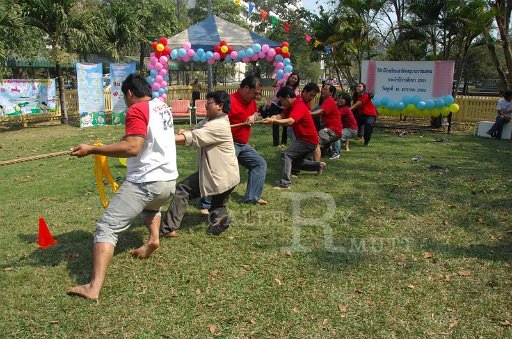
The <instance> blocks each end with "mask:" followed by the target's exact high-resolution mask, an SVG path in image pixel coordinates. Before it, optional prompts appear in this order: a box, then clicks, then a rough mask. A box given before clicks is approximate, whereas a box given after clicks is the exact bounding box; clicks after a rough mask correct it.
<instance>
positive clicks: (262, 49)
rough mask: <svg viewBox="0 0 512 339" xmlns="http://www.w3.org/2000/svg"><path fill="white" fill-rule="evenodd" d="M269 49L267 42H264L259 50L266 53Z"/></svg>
mask: <svg viewBox="0 0 512 339" xmlns="http://www.w3.org/2000/svg"><path fill="white" fill-rule="evenodd" d="M269 49H270V47H269V46H268V45H267V44H264V45H263V46H261V51H262V52H263V53H267V52H268V50H269Z"/></svg>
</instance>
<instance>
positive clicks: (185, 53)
mask: <svg viewBox="0 0 512 339" xmlns="http://www.w3.org/2000/svg"><path fill="white" fill-rule="evenodd" d="M178 55H179V56H180V57H184V56H186V55H187V51H185V48H180V49H178Z"/></svg>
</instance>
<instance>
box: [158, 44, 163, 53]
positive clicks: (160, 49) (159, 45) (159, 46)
mask: <svg viewBox="0 0 512 339" xmlns="http://www.w3.org/2000/svg"><path fill="white" fill-rule="evenodd" d="M164 49H165V46H164V45H162V44H158V45H156V50H157V51H159V52H161V51H163V50H164Z"/></svg>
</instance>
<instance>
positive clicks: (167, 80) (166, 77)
mask: <svg viewBox="0 0 512 339" xmlns="http://www.w3.org/2000/svg"><path fill="white" fill-rule="evenodd" d="M164 80H165V81H166V82H169V74H166V75H165V76H164Z"/></svg>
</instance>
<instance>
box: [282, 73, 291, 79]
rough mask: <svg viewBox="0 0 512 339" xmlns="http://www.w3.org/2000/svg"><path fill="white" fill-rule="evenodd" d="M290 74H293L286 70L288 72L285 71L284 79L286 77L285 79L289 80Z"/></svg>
mask: <svg viewBox="0 0 512 339" xmlns="http://www.w3.org/2000/svg"><path fill="white" fill-rule="evenodd" d="M290 74H291V73H290V72H286V73H284V75H283V79H284V80H288V78H289V77H290Z"/></svg>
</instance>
